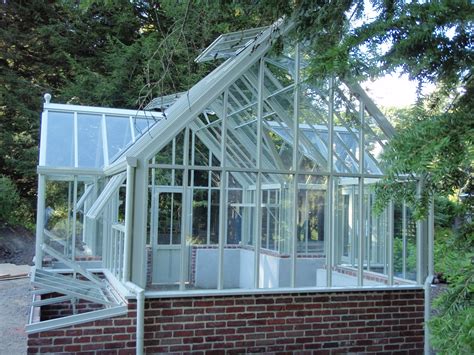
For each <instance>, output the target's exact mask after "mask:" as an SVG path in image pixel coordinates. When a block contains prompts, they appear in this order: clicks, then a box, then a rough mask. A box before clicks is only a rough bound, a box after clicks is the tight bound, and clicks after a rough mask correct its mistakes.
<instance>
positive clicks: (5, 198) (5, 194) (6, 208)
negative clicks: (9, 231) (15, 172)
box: [0, 175, 21, 225]
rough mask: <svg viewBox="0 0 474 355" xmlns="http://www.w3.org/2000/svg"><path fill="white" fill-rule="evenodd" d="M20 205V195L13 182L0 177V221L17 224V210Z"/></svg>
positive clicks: (5, 177) (2, 176) (7, 178)
mask: <svg viewBox="0 0 474 355" xmlns="http://www.w3.org/2000/svg"><path fill="white" fill-rule="evenodd" d="M20 204H21V198H20V194H19V193H18V190H17V188H16V185H15V184H14V183H13V181H12V180H11V179H10V178H9V177H7V176H4V175H0V221H3V222H5V223H8V224H11V225H15V224H18V222H19V220H18V212H19V211H18V210H19V207H20Z"/></svg>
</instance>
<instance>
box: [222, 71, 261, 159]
mask: <svg viewBox="0 0 474 355" xmlns="http://www.w3.org/2000/svg"><path fill="white" fill-rule="evenodd" d="M256 68H257V67H256V66H254V67H253V68H252V69H251V70H249V71H248V73H247V77H248V78H249V79H246V78H241V79H238V80H237V81H236V82H235V83H234V85H232V86H230V87H229V101H228V113H227V115H228V116H227V122H226V127H227V132H226V133H227V137H226V144H225V147H226V165H227V166H228V167H242V168H255V167H256V160H257V92H256V85H257V81H256V80H257V79H256V78H258V74H257V73H258V70H257V69H256ZM249 80H250V81H249Z"/></svg>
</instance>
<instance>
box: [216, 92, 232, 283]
mask: <svg viewBox="0 0 474 355" xmlns="http://www.w3.org/2000/svg"><path fill="white" fill-rule="evenodd" d="M228 99H229V89H226V90H225V91H224V104H223V108H222V110H223V112H222V123H221V168H222V172H221V186H220V190H219V191H220V193H219V258H218V262H219V265H218V268H217V288H218V289H219V290H222V289H223V288H224V244H225V243H226V239H227V235H226V230H227V227H226V224H227V218H226V217H227V170H226V164H227V163H226V156H227V154H226V140H227V102H228Z"/></svg>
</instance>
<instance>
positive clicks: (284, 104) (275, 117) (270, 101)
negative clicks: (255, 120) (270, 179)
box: [265, 89, 295, 170]
mask: <svg viewBox="0 0 474 355" xmlns="http://www.w3.org/2000/svg"><path fill="white" fill-rule="evenodd" d="M293 100H294V91H293V89H290V90H288V91H285V92H282V93H279V94H276V95H272V96H271V97H268V98H267V99H266V104H267V105H268V107H269V108H270V109H271V110H272V112H274V114H272V115H270V116H269V117H268V118H266V119H265V126H266V127H268V128H269V129H270V130H271V131H272V132H274V133H275V134H274V135H273V137H274V138H275V143H274V145H275V150H276V151H277V152H278V154H279V156H280V159H279V160H280V161H279V162H277V163H279V164H278V165H276V164H275V163H273V166H271V167H272V168H280V169H282V170H289V169H291V167H292V166H293V147H294V145H295V139H294V136H295V135H294V124H293V117H294V104H293Z"/></svg>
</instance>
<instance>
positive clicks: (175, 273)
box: [150, 168, 184, 289]
mask: <svg viewBox="0 0 474 355" xmlns="http://www.w3.org/2000/svg"><path fill="white" fill-rule="evenodd" d="M182 177H183V171H182V170H181V169H161V168H151V169H150V180H151V184H150V198H151V210H150V229H151V230H150V234H151V242H152V260H153V270H152V283H153V284H155V285H156V286H155V287H157V288H159V289H177V288H178V286H179V281H180V268H181V255H182V254H181V238H182V211H183V203H184V201H183V186H182V181H183V180H182Z"/></svg>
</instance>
